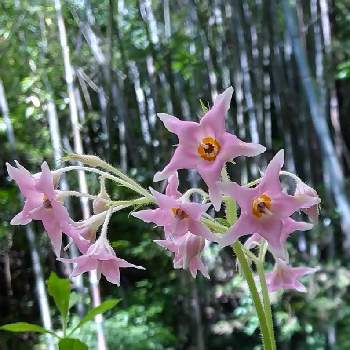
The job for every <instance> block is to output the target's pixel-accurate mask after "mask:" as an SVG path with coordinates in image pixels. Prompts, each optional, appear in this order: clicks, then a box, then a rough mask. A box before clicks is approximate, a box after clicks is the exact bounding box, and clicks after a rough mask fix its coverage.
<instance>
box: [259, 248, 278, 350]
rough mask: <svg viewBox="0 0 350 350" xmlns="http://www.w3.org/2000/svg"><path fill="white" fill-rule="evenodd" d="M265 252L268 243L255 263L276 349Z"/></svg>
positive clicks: (273, 346)
mask: <svg viewBox="0 0 350 350" xmlns="http://www.w3.org/2000/svg"><path fill="white" fill-rule="evenodd" d="M265 253H266V244H264V245H262V246H261V247H260V252H259V259H258V261H257V262H255V264H256V269H257V271H258V276H259V281H260V286H261V293H262V297H263V304H264V310H265V315H266V318H267V324H268V328H269V332H270V336H271V344H272V349H273V350H276V339H275V333H274V330H273V318H272V312H271V302H270V296H269V291H268V288H267V283H266V277H265V270H264V261H265Z"/></svg>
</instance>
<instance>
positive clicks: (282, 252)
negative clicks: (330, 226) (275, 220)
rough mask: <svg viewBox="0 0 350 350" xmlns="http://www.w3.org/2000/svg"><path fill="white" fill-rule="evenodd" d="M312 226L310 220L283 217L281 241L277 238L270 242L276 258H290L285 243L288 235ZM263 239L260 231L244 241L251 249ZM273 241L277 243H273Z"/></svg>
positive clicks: (309, 228) (270, 247)
mask: <svg viewBox="0 0 350 350" xmlns="http://www.w3.org/2000/svg"><path fill="white" fill-rule="evenodd" d="M312 227H313V225H312V224H310V223H308V222H304V221H295V220H293V219H291V218H287V219H283V220H282V230H281V235H280V240H279V242H278V241H277V242H276V241H275V240H272V241H271V240H270V244H268V249H269V251H270V252H271V253H272V255H273V256H274V257H275V259H277V258H281V259H283V260H288V253H287V251H286V249H285V243H286V241H287V239H288V237H289V236H290V235H291V234H292V233H293V232H295V231H307V230H311V229H312ZM262 240H263V237H262V236H260V235H259V234H258V233H255V234H253V235H252V236H250V237H249V238H248V239H247V241H246V242H245V243H244V246H245V247H246V248H247V249H251V248H253V247H254V246H256V245H257V244H259V243H260V242H261V241H262ZM273 243H275V244H274V245H271V244H273Z"/></svg>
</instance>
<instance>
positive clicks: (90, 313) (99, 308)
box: [71, 299, 119, 333]
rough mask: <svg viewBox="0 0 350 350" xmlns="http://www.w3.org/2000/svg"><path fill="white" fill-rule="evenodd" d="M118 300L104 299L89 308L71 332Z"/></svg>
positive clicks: (108, 308) (115, 303)
mask: <svg viewBox="0 0 350 350" xmlns="http://www.w3.org/2000/svg"><path fill="white" fill-rule="evenodd" d="M118 302H119V300H117V299H109V300H106V301H104V302H103V303H102V304H101V305H99V306H97V307H95V308H93V309H91V310H89V311H88V312H87V314H86V315H85V316H84V317H83V318H82V320H81V321H80V322H79V323H78V325H77V326H76V327H74V328H73V330H72V331H71V333H73V332H74V331H75V330H77V329H78V328H80V327H81V326H83V325H84V324H85V323H86V322H89V321H92V320H93V319H94V317H95V316H97V315H99V314H103V313H104V312H106V311H108V310H110V309H112V308H113V307H114V306H116V305H117V304H118Z"/></svg>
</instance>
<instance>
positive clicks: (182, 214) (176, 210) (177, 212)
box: [171, 208, 188, 220]
mask: <svg viewBox="0 0 350 350" xmlns="http://www.w3.org/2000/svg"><path fill="white" fill-rule="evenodd" d="M171 211H172V212H173V214H174V216H175V217H176V218H177V219H179V220H182V219H186V218H188V214H187V213H186V212H185V211H184V210H182V209H181V208H171Z"/></svg>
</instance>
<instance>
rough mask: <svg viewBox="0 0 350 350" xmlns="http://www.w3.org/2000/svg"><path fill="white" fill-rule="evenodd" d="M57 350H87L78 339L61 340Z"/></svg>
mask: <svg viewBox="0 0 350 350" xmlns="http://www.w3.org/2000/svg"><path fill="white" fill-rule="evenodd" d="M58 348H59V350H89V348H88V346H87V345H86V344H85V343H83V342H81V341H80V340H78V339H73V338H63V339H61V340H60V341H59V343H58Z"/></svg>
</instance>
